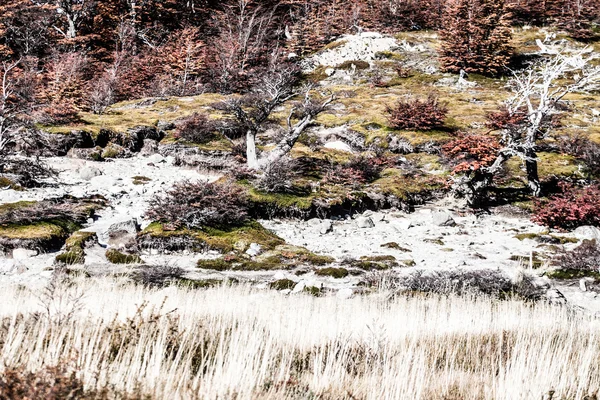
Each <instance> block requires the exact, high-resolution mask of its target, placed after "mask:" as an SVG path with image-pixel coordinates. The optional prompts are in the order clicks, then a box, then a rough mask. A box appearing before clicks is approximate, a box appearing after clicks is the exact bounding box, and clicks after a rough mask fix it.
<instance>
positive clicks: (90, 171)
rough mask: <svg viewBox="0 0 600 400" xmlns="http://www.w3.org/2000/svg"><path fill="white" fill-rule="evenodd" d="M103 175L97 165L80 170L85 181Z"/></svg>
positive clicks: (80, 175) (80, 174)
mask: <svg viewBox="0 0 600 400" xmlns="http://www.w3.org/2000/svg"><path fill="white" fill-rule="evenodd" d="M100 175H102V171H100V170H99V169H98V168H96V167H90V166H86V167H83V168H81V169H80V170H79V177H80V178H81V179H83V180H84V181H89V180H91V179H92V178H95V177H96V176H100Z"/></svg>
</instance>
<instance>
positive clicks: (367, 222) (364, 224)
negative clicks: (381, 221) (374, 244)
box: [356, 217, 375, 229]
mask: <svg viewBox="0 0 600 400" xmlns="http://www.w3.org/2000/svg"><path fill="white" fill-rule="evenodd" d="M356 226H358V227H359V228H362V229H366V228H374V227H375V223H374V222H373V219H371V217H359V218H357V219H356Z"/></svg>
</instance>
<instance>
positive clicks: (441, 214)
mask: <svg viewBox="0 0 600 400" xmlns="http://www.w3.org/2000/svg"><path fill="white" fill-rule="evenodd" d="M431 217H432V219H433V223H434V224H435V225H437V226H456V221H454V218H452V215H451V214H450V213H448V212H446V211H438V212H435V213H433V214H432V215H431Z"/></svg>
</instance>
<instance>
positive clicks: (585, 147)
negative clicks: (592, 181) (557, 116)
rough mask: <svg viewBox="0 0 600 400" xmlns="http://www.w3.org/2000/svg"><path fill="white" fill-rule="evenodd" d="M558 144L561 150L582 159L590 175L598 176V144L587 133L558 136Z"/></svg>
mask: <svg viewBox="0 0 600 400" xmlns="http://www.w3.org/2000/svg"><path fill="white" fill-rule="evenodd" d="M558 145H559V149H560V150H561V151H562V152H564V153H567V154H571V155H574V156H575V157H577V158H579V159H580V160H582V161H583V162H584V164H585V169H586V172H587V173H589V174H590V175H591V176H600V144H598V143H596V142H592V141H591V140H590V139H589V138H588V137H587V135H584V134H576V135H573V136H562V137H560V138H558Z"/></svg>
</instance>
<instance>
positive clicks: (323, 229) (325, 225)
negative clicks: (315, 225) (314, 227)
mask: <svg viewBox="0 0 600 400" xmlns="http://www.w3.org/2000/svg"><path fill="white" fill-rule="evenodd" d="M331 231H333V223H332V222H331V221H330V220H325V221H323V222H321V225H320V226H319V233H320V234H321V235H326V234H328V233H329V232H331Z"/></svg>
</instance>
